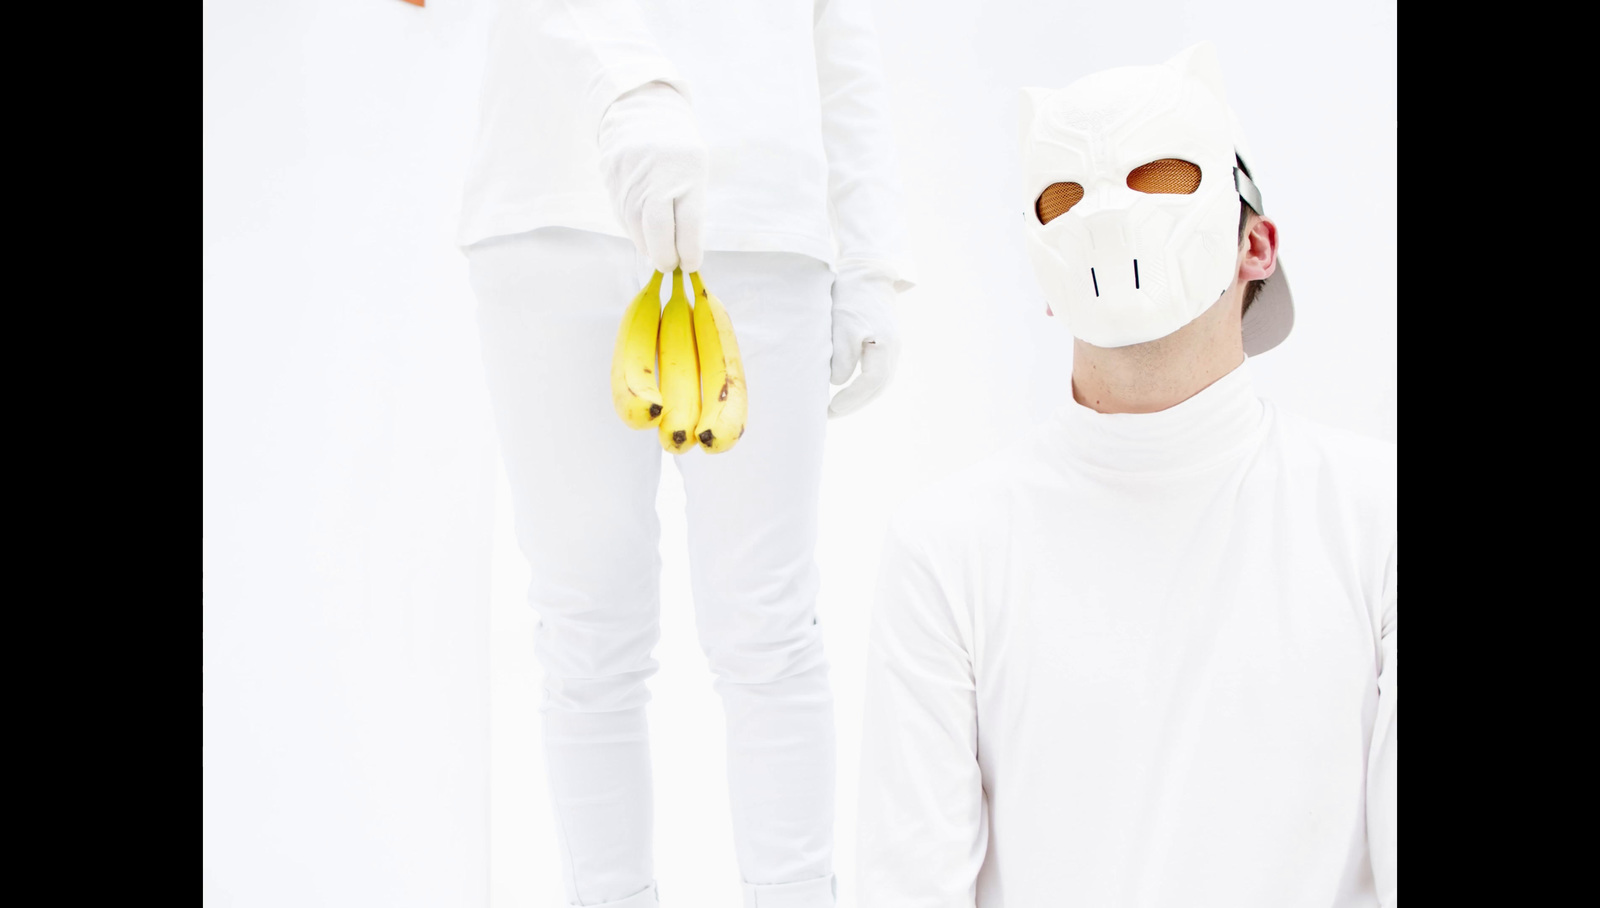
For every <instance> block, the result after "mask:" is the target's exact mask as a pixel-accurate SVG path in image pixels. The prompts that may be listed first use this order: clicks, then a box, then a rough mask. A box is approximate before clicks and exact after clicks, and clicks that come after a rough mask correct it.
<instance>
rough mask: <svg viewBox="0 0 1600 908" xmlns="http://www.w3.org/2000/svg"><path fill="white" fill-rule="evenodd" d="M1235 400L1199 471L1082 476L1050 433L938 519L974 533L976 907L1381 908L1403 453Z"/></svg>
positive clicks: (1095, 467) (967, 580)
mask: <svg viewBox="0 0 1600 908" xmlns="http://www.w3.org/2000/svg"><path fill="white" fill-rule="evenodd" d="M1225 381H1226V380H1225ZM1249 399H1250V401H1252V402H1254V404H1255V405H1256V406H1257V407H1258V408H1259V409H1258V410H1257V411H1255V415H1254V416H1253V417H1252V416H1250V414H1249V413H1248V412H1246V411H1243V410H1240V411H1238V412H1236V413H1235V415H1236V416H1239V417H1240V418H1241V419H1253V420H1254V423H1253V425H1251V426H1249V427H1245V430H1244V431H1241V432H1240V433H1239V441H1238V443H1236V444H1232V445H1231V446H1229V445H1224V446H1223V447H1222V448H1218V449H1217V450H1215V451H1214V452H1213V453H1211V454H1206V455H1202V456H1199V457H1197V458H1195V459H1194V460H1192V461H1189V462H1184V460H1183V455H1182V454H1181V453H1179V454H1178V455H1177V456H1176V457H1175V458H1174V459H1173V460H1172V462H1171V463H1160V462H1158V460H1159V458H1160V457H1164V456H1166V455H1165V454H1162V453H1160V452H1156V458H1157V459H1156V460H1152V461H1150V462H1146V463H1138V462H1137V461H1138V458H1139V457H1140V456H1142V455H1141V454H1138V453H1134V454H1132V455H1131V456H1132V457H1133V461H1134V465H1133V466H1132V468H1130V469H1127V470H1121V469H1116V468H1109V464H1110V463H1111V462H1114V461H1115V460H1116V456H1108V458H1107V463H1106V464H1092V463H1086V462H1084V461H1082V460H1080V459H1077V458H1075V457H1073V456H1071V455H1069V454H1067V453H1066V452H1065V450H1064V448H1063V446H1062V445H1063V436H1062V429H1063V427H1062V426H1059V425H1055V426H1052V427H1050V428H1047V429H1046V430H1045V431H1044V432H1043V433H1042V434H1041V436H1040V437H1039V438H1038V439H1036V440H1035V441H1034V442H1033V444H1032V445H1030V446H1024V447H1022V448H1019V449H1018V450H1017V451H1016V452H1014V453H1013V454H1012V455H1010V456H1008V457H1006V458H1003V459H1002V460H1001V461H999V463H1001V464H1003V465H1005V466H1004V467H1003V468H1002V469H1001V471H1000V475H996V476H993V478H991V479H988V480H986V481H985V482H983V483H982V484H981V487H978V488H968V489H966V490H964V491H962V492H961V493H960V494H961V495H962V496H963V497H967V498H968V501H966V502H962V501H955V502H952V504H951V508H952V510H953V511H955V512H957V513H961V514H963V515H975V516H972V525H971V526H970V527H969V528H968V531H967V532H965V533H963V534H962V535H963V537H964V539H965V540H966V541H965V542H964V543H961V544H959V546H958V549H957V550H955V551H947V552H946V553H945V555H944V557H945V558H947V559H949V560H951V561H954V562H955V565H953V566H955V567H956V573H955V575H954V576H958V577H959V578H960V580H959V583H960V585H961V587H962V590H963V591H962V595H963V596H964V597H965V598H967V599H968V604H969V606H970V608H971V614H972V620H973V624H974V627H973V643H972V645H973V647H974V652H973V654H972V656H973V662H974V666H973V669H974V678H975V681H976V684H977V694H976V696H977V713H978V736H979V737H978V755H979V762H980V764H981V767H982V772H983V780H984V791H985V798H986V801H987V809H988V812H989V841H988V849H987V854H986V858H985V862H984V866H983V869H982V872H981V874H980V876H979V880H978V900H977V904H978V905H979V906H981V908H1000V906H1008V908H1042V906H1046V905H1097V906H1099V905H1104V906H1152V908H1153V906H1162V908H1167V906H1170V908H1180V906H1181V908H1196V906H1228V908H1239V906H1259V908H1289V906H1306V908H1312V906H1317V908H1328V906H1330V905H1331V906H1335V908H1364V906H1369V905H1371V906H1376V905H1377V899H1376V896H1375V895H1374V894H1373V891H1372V886H1373V882H1372V871H1371V868H1370V867H1369V866H1368V862H1367V856H1366V855H1367V843H1366V825H1365V801H1364V797H1365V794H1364V792H1365V779H1366V770H1367V761H1368V745H1369V743H1370V740H1371V734H1372V728H1373V722H1374V717H1375V715H1376V711H1377V705H1378V687H1377V672H1378V661H1379V658H1380V654H1379V633H1380V627H1381V621H1382V611H1383V609H1384V607H1385V597H1386V596H1388V597H1390V598H1391V599H1392V597H1393V595H1394V590H1393V584H1394V582H1395V581H1394V577H1393V576H1392V575H1393V573H1394V570H1395V568H1394V565H1393V552H1394V542H1395V540H1394V511H1393V505H1392V502H1393V497H1392V476H1393V448H1392V446H1389V445H1385V444H1383V443H1379V442H1371V441H1368V440H1365V439H1359V438H1356V437H1354V436H1346V435H1343V434H1341V433H1337V432H1333V431H1331V430H1326V429H1323V428H1321V427H1318V426H1314V425H1313V424H1310V423H1307V422H1305V421H1303V420H1299V419H1297V418H1295V417H1293V416H1284V415H1281V414H1276V413H1275V412H1274V410H1273V409H1272V408H1271V407H1270V405H1266V404H1264V403H1262V402H1260V401H1258V400H1256V399H1255V398H1254V396H1253V394H1251V396H1250V398H1249ZM1191 440H1192V441H1193V442H1194V444H1195V446H1197V447H1204V446H1206V445H1210V444H1212V443H1213V441H1214V439H1188V438H1184V437H1174V438H1173V439H1171V442H1172V443H1173V444H1172V447H1173V449H1174V450H1175V451H1178V452H1181V451H1182V450H1183V448H1184V447H1185V446H1186V445H1187V443H1188V442H1189V441H1191ZM1101 441H1104V440H1103V439H1102V440H1101ZM1099 443H1100V442H1094V444H1099ZM1092 446H1093V445H1091V447H1092ZM1224 448H1226V450H1224ZM1098 453H1102V454H1108V455H1110V454H1111V453H1112V452H1107V451H1101V452H1098Z"/></svg>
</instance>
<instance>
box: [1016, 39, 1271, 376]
mask: <svg viewBox="0 0 1600 908" xmlns="http://www.w3.org/2000/svg"><path fill="white" fill-rule="evenodd" d="M1221 82H1222V80H1221V71H1220V69H1219V67H1218V66H1217V62H1216V55H1215V51H1214V50H1212V48H1211V45H1209V44H1200V45H1196V46H1195V47H1192V48H1190V49H1188V50H1186V51H1184V52H1183V53H1181V54H1179V55H1178V56H1177V57H1175V58H1173V59H1172V60H1169V61H1168V62H1166V63H1164V64H1162V65H1160V66H1128V67H1121V68H1118V69H1109V70H1105V71H1103V72H1098V73H1094V74H1093V75H1089V76H1085V77H1084V78H1082V79H1079V80H1078V81H1076V82H1074V83H1072V84H1071V85H1068V86H1067V87H1066V88H1062V89H1059V90H1047V89H1038V88H1029V89H1024V90H1023V92H1024V97H1023V110H1022V156H1023V175H1024V177H1023V178H1024V180H1025V182H1026V186H1025V189H1026V191H1027V200H1028V215H1027V217H1028V229H1027V234H1028V240H1027V243H1028V257H1029V258H1030V259H1031V260H1032V262H1033V268H1034V272H1035V274H1037V276H1038V278H1039V283H1040V285H1042V286H1043V288H1044V292H1045V296H1046V298H1047V299H1048V300H1049V302H1050V307H1051V310H1052V312H1053V313H1054V314H1055V315H1056V316H1057V317H1058V318H1062V319H1064V320H1065V323H1066V327H1067V328H1068V329H1069V330H1070V331H1071V332H1072V334H1073V336H1074V337H1077V338H1080V339H1082V340H1084V341H1087V342H1088V343H1091V344H1094V345H1095V346H1097V347H1123V346H1127V345H1129V344H1139V343H1144V342H1145V341H1151V340H1155V339H1156V338H1159V337H1165V336H1166V335H1168V334H1171V333H1172V332H1174V331H1176V330H1178V329H1179V328H1182V327H1183V326H1184V325H1187V324H1188V323H1189V322H1191V321H1193V320H1194V319H1195V318H1196V317H1198V316H1199V315H1200V314H1201V313H1202V312H1204V311H1206V309H1208V308H1210V307H1211V305H1212V304H1213V303H1215V302H1216V301H1217V299H1218V298H1219V297H1221V296H1222V294H1223V292H1224V291H1225V290H1227V289H1228V286H1229V285H1230V284H1232V283H1233V278H1234V275H1235V274H1236V262H1237V255H1238V248H1239V240H1238V228H1239V199H1240V195H1241V189H1242V190H1243V193H1244V195H1245V197H1246V198H1247V199H1250V201H1251V202H1252V207H1254V208H1255V209H1256V210H1257V211H1259V210H1260V207H1261V202H1260V196H1259V195H1258V194H1257V193H1256V192H1255V189H1254V186H1253V185H1252V184H1251V183H1250V182H1249V177H1248V176H1247V175H1245V174H1244V173H1243V172H1242V171H1241V172H1239V173H1238V175H1237V176H1236V171H1235V154H1236V134H1237V130H1236V129H1235V120H1234V116H1233V113H1232V111H1230V110H1229V109H1228V105H1227V102H1226V101H1225V100H1224V99H1223V97H1222V89H1221ZM1196 176H1197V177H1198V185H1195V184H1196ZM1236 179H1237V180H1238V181H1239V182H1238V183H1237V184H1236V183H1235V180H1236ZM1056 184H1067V185H1063V186H1058V185H1056ZM1074 184H1075V185H1074ZM1080 187H1081V189H1080ZM1133 187H1138V188H1133ZM1140 190H1144V191H1140ZM1080 194H1081V198H1079V196H1080ZM1075 199H1076V201H1074V200H1075ZM1063 207H1066V210H1065V212H1064V213H1062V211H1061V209H1062V208H1063ZM1285 333H1287V329H1285ZM1274 343H1276V341H1274Z"/></svg>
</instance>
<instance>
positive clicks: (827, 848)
mask: <svg viewBox="0 0 1600 908" xmlns="http://www.w3.org/2000/svg"><path fill="white" fill-rule="evenodd" d="M703 273H704V275H705V280H706V285H707V287H708V288H710V290H711V291H712V292H713V293H715V294H717V296H718V297H720V298H721V299H722V301H723V302H724V303H725V304H726V306H727V307H728V312H729V316H730V318H731V319H732V320H733V324H734V328H735V330H736V332H737V335H738V338H739V346H740V351H741V353H742V355H743V358H744V364H745V369H746V376H747V383H748V387H749V394H750V416H749V421H748V424H747V429H746V431H745V434H744V437H743V438H742V439H741V440H740V442H739V444H738V445H737V446H736V447H735V448H734V449H733V450H731V451H729V452H727V453H725V454H718V455H707V454H706V453H705V452H704V451H703V450H696V451H694V452H692V453H690V454H687V455H684V456H682V457H680V458H677V463H678V466H679V468H680V469H681V471H682V473H683V477H684V486H685V492H686V495H687V500H688V526H689V550H690V551H689V555H690V568H691V575H692V580H693V587H694V596H695V611H696V620H697V623H698V628H699V635H700V641H701V645H702V646H703V647H704V649H705V652H706V656H707V659H708V661H709V663H710V665H711V669H712V671H713V673H714V675H715V677H716V681H715V684H716V689H717V691H718V693H719V694H720V695H721V698H722V702H723V708H724V711H725V713H726V717H727V723H728V735H727V739H728V789H729V795H730V801H731V803H732V807H733V825H734V835H735V842H736V843H737V849H738V859H739V868H740V872H741V873H742V874H743V876H744V880H745V884H746V886H745V899H746V905H747V906H760V908H812V906H824V905H832V904H833V902H834V899H833V888H834V886H833V878H832V874H833V865H832V860H833V858H832V850H833V796H834V791H833V785H834V737H833V701H832V697H831V695H830V693H829V689H828V679H827V671H828V669H827V663H826V661H825V659H824V656H823V652H822V639H821V635H820V632H819V629H818V626H817V623H816V608H815V607H816V594H817V585H818V574H817V567H816V564H815V561H814V557H813V555H814V549H815V539H816V530H817V493H818V486H819V482H820V479H821V473H822V449H823V440H824V436H825V434H826V429H827V405H828V359H829V356H830V353H831V344H830V341H829V315H830V308H831V307H830V301H829V290H830V287H831V285H832V274H831V272H829V270H828V269H827V267H826V266H825V265H824V264H822V263H821V262H818V261H817V260H815V259H811V258H807V257H805V256H799V255H791V254H779V253H715V252H713V253H709V254H708V255H707V257H706V264H705V270H704V272H703Z"/></svg>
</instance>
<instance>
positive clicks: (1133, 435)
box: [1050, 360, 1266, 473]
mask: <svg viewBox="0 0 1600 908" xmlns="http://www.w3.org/2000/svg"><path fill="white" fill-rule="evenodd" d="M1265 424H1266V405H1265V404H1264V403H1262V401H1261V399H1260V398H1259V397H1257V396H1256V393H1255V385H1254V384H1253V383H1252V382H1251V379H1250V370H1249V362H1248V360H1246V361H1245V362H1241V363H1240V364H1239V365H1238V366H1237V367H1236V368H1235V369H1234V370H1233V371H1232V372H1229V373H1228V374H1227V375H1224V376H1223V377H1221V378H1219V379H1217V380H1216V381H1214V382H1212V383H1211V384H1210V385H1208V386H1207V387H1205V388H1204V389H1202V390H1201V391H1200V392H1199V393H1198V394H1196V395H1194V396H1193V397H1190V398H1189V399H1188V400H1185V401H1183V402H1182V403H1179V404H1177V405H1175V406H1172V407H1168V408H1167V409H1165V410H1161V411H1159V412H1156V413H1099V412H1096V411H1095V410H1092V409H1090V408H1089V407H1086V406H1084V405H1083V404H1080V403H1078V402H1077V401H1076V400H1069V401H1068V402H1067V403H1066V405H1065V406H1063V407H1062V408H1061V409H1060V410H1059V411H1058V412H1057V413H1056V415H1055V417H1054V418H1053V419H1052V421H1051V433H1050V434H1051V435H1053V436H1054V437H1055V439H1056V446H1057V447H1058V448H1059V449H1060V450H1061V451H1062V452H1063V453H1064V454H1065V455H1066V456H1067V457H1068V458H1069V459H1071V460H1075V461H1078V462H1080V463H1083V464H1085V465H1088V466H1090V467H1094V468H1097V469H1100V470H1108V471H1113V472H1118V473H1167V472H1174V471H1183V470H1189V469H1195V468H1199V467H1204V466H1207V465H1210V464H1212V463H1215V462H1217V461H1220V460H1225V459H1227V458H1228V457H1230V456H1232V455H1234V454H1236V453H1239V452H1241V451H1242V450H1244V449H1245V448H1247V447H1249V446H1250V445H1251V444H1252V443H1253V442H1255V441H1256V440H1257V439H1258V438H1259V437H1260V433H1261V431H1262V430H1263V429H1264V428H1265Z"/></svg>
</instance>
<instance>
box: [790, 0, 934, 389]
mask: <svg viewBox="0 0 1600 908" xmlns="http://www.w3.org/2000/svg"><path fill="white" fill-rule="evenodd" d="M814 9H815V21H814V27H813V40H814V42H815V50H816V59H817V88H818V93H819V97H820V98H821V102H822V145H823V149H824V151H825V152H826V153H827V156H828V207H829V213H830V216H831V218H832V221H833V233H834V237H835V238H836V240H837V242H838V260H837V262H836V268H837V270H838V274H839V276H838V279H837V280H836V281H835V282H834V293H833V298H834V306H833V319H834V325H833V348H834V349H833V370H832V380H833V383H834V384H836V385H837V384H844V383H845V382H846V381H849V379H850V376H851V375H852V374H853V373H854V372H855V369H856V365H857V364H858V363H859V364H860V366H861V375H860V376H859V377H858V378H857V379H856V380H855V381H854V382H852V383H851V385H850V387H848V388H846V389H844V390H843V391H840V392H839V393H838V395H836V396H835V397H834V399H833V403H832V405H831V406H830V407H829V411H830V413H831V414H832V415H834V416H843V415H845V414H847V413H851V412H854V411H855V410H858V409H860V408H861V407H863V406H865V405H866V404H867V402H868V401H870V400H872V399H873V398H874V397H876V396H877V395H878V394H880V393H881V392H882V391H883V389H884V388H885V387H887V386H888V384H889V379H890V377H891V376H892V375H893V374H894V369H895V365H896V362H897V361H898V359H899V331H898V330H897V328H896V324H895V318H894V309H893V305H892V304H893V301H894V297H895V294H897V293H899V292H902V291H904V290H907V289H910V287H911V286H912V280H913V278H912V274H911V264H910V256H909V253H908V251H907V247H906V226H905V213H904V209H903V200H902V198H901V194H900V179H899V173H898V166H897V164H896V161H895V152H894V123H893V121H892V118H891V117H890V114H889V86H888V84H887V83H886V82H885V80H884V77H883V62H882V53H881V52H880V50H879V48H878V36H877V32H876V31H875V30H874V29H873V26H872V10H871V8H870V6H869V4H868V2H867V0H816V6H815V7H814Z"/></svg>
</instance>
